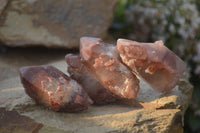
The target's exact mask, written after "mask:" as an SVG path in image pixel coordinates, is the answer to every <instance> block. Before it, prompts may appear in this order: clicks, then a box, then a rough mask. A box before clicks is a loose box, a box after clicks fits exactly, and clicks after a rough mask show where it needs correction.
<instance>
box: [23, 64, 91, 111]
mask: <svg viewBox="0 0 200 133" xmlns="http://www.w3.org/2000/svg"><path fill="white" fill-rule="evenodd" d="M20 77H21V82H22V84H23V86H24V88H25V91H26V93H27V94H28V95H29V96H30V97H31V98H33V99H34V100H35V101H36V102H37V103H39V104H42V105H44V106H46V107H48V108H50V109H52V110H54V111H66V112H76V111H80V110H84V109H87V108H88V106H89V105H90V104H92V100H91V99H90V98H89V96H88V95H87V93H86V92H85V91H84V90H83V88H82V86H80V85H79V84H78V83H77V82H76V81H75V80H73V79H70V78H69V77H67V75H65V74H64V73H62V72H61V71H59V70H58V69H56V68H54V67H52V66H29V67H28V66H27V67H22V68H20Z"/></svg>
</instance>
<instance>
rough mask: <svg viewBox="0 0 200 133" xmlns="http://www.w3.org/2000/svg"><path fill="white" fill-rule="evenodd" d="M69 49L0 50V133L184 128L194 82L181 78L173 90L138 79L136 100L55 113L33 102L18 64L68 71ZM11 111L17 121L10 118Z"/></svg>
mask: <svg viewBox="0 0 200 133" xmlns="http://www.w3.org/2000/svg"><path fill="white" fill-rule="evenodd" d="M34 53H35V54H34ZM36 53H37V54H36ZM67 53H69V51H64V50H63V51H54V50H47V49H42V50H38V49H36V48H35V49H33V48H31V49H10V48H9V49H8V51H7V52H6V53H4V54H0V114H1V117H0V132H3V131H12V132H22V131H23V132H33V131H35V132H41V133H46V132H49V131H52V132H59V133H60V132H61V133H62V132H63V133H73V132H74V133H88V132H93V133H111V132H112V133H115V132H116V133H118V132H119V133H120V132H141V133H142V132H164V133H168V132H169V133H171V132H183V116H184V112H185V110H186V109H187V107H188V104H189V100H190V98H191V95H192V86H191V85H190V83H189V82H188V80H187V78H185V77H182V79H180V81H179V83H178V85H177V86H176V87H175V89H173V90H172V91H170V92H169V93H164V94H163V93H158V92H156V91H155V90H153V89H152V88H151V87H150V86H149V85H148V84H146V83H145V82H143V81H141V83H140V86H141V89H140V92H139V94H138V97H137V98H136V99H135V100H124V101H118V103H115V104H109V105H104V106H94V105H92V106H90V107H89V109H88V110H85V111H82V112H79V113H58V112H53V111H51V110H48V109H46V108H44V107H43V106H40V105H37V104H35V102H34V101H33V100H32V99H30V98H29V97H28V96H27V95H26V94H25V92H24V89H23V87H22V85H21V83H20V80H19V74H18V69H19V67H21V66H24V65H44V64H45V65H46V64H50V65H53V66H55V67H56V68H58V69H60V70H61V71H63V72H65V73H66V72H67V66H66V63H65V61H64V56H65V54H67ZM10 116H12V118H16V121H10V119H11V118H10ZM2 123H4V124H2ZM26 127H27V128H26Z"/></svg>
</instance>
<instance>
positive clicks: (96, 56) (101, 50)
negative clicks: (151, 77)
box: [80, 37, 139, 98]
mask: <svg viewBox="0 0 200 133" xmlns="http://www.w3.org/2000/svg"><path fill="white" fill-rule="evenodd" d="M80 53H81V58H82V61H83V64H84V65H85V66H86V67H87V69H88V70H89V71H90V73H91V74H93V76H94V77H95V78H96V79H97V80H98V81H99V82H100V83H101V84H102V85H103V86H104V87H105V88H106V89H108V90H109V91H110V92H111V93H113V94H114V95H116V96H119V97H121V98H135V97H136V96H137V93H138V91H139V80H138V79H137V78H136V76H135V75H134V74H133V73H132V72H131V71H130V70H129V68H127V67H126V66H125V65H124V64H123V63H121V60H120V56H119V53H118V51H117V49H116V47H115V46H113V45H110V44H106V43H104V42H103V41H102V40H101V39H99V38H93V37H82V38H81V39H80Z"/></svg>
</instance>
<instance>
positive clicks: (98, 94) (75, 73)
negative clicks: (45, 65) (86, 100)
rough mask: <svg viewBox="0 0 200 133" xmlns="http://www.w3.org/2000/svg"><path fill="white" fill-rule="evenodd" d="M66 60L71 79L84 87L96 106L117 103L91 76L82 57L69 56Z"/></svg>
mask: <svg viewBox="0 0 200 133" xmlns="http://www.w3.org/2000/svg"><path fill="white" fill-rule="evenodd" d="M65 60H66V62H67V64H68V69H67V70H68V73H69V74H70V77H71V78H72V79H74V80H76V81H77V82H78V83H80V84H81V85H82V86H83V88H84V89H85V91H86V92H87V93H88V95H89V96H90V98H91V99H92V100H93V101H94V104H97V105H100V104H106V103H111V102H114V101H116V98H115V97H114V96H113V95H112V94H111V93H110V92H109V91H108V90H107V89H105V88H104V87H103V86H102V85H101V84H100V83H99V81H97V80H96V79H95V78H94V77H93V76H92V75H91V74H90V72H89V71H88V70H87V68H86V67H85V66H84V64H83V63H82V62H81V57H80V56H77V55H73V54H67V55H66V56H65Z"/></svg>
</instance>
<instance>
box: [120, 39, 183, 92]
mask: <svg viewBox="0 0 200 133" xmlns="http://www.w3.org/2000/svg"><path fill="white" fill-rule="evenodd" d="M117 49H118V50H119V52H120V56H121V58H122V61H123V62H124V63H125V64H126V65H127V66H128V67H130V68H131V69H132V70H133V72H134V73H136V74H137V75H139V76H140V77H142V78H143V79H144V80H146V81H147V82H148V83H149V84H150V85H151V86H152V87H153V88H154V89H155V90H157V91H159V92H168V91H170V90H171V89H173V88H174V87H175V86H176V84H177V82H178V80H179V78H180V76H181V74H182V73H183V72H184V71H185V69H186V65H185V64H184V62H183V61H182V60H181V59H180V58H179V57H178V56H176V55H175V54H174V53H173V52H172V51H170V50H169V49H168V48H167V47H165V46H164V45H163V42H162V41H156V42H155V43H139V42H135V41H130V40H126V39H118V40H117Z"/></svg>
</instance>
